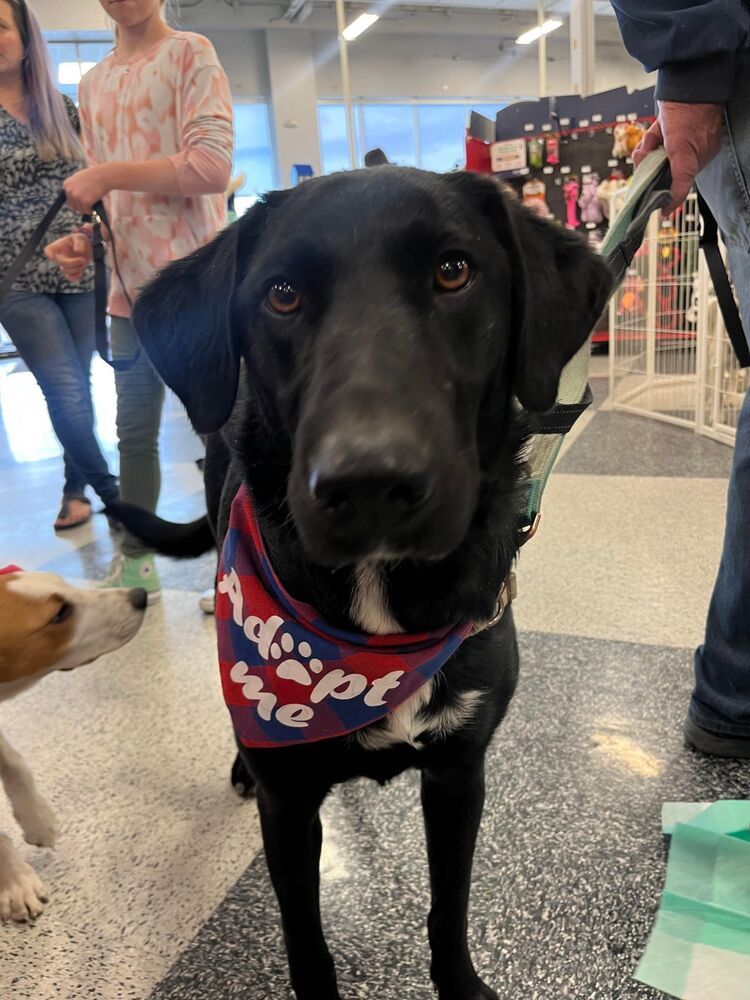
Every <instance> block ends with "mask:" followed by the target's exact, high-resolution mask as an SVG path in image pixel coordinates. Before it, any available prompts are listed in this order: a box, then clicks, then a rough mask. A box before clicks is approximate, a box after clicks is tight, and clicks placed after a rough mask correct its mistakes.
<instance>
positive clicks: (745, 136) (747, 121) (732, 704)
mask: <svg viewBox="0 0 750 1000" xmlns="http://www.w3.org/2000/svg"><path fill="white" fill-rule="evenodd" d="M743 77H744V78H743ZM748 87H750V73H744V74H742V75H741V76H740V78H739V80H738V83H737V88H736V95H737V96H736V98H735V99H733V100H732V101H730V102H729V104H728V105H727V108H726V115H725V122H724V136H723V143H722V151H721V153H720V154H719V156H718V157H717V158H716V159H715V160H714V161H713V162H712V163H711V164H709V166H708V167H707V168H706V169H705V170H704V171H703V172H702V173H701V175H700V176H699V178H698V186H699V187H700V189H701V193H702V194H703V196H704V197H705V199H706V201H707V202H708V203H709V205H710V206H711V209H712V211H713V212H714V214H715V215H716V219H717V221H718V223H719V226H720V227H721V230H722V233H723V234H724V239H725V241H726V243H727V247H728V249H729V265H730V268H731V271H732V278H733V280H734V284H735V288H736V289H737V295H738V297H739V302H740V313H741V314H742V322H743V326H744V327H745V336H746V337H748V340H749V341H750V193H749V192H750V188H749V187H748V182H749V181H750V105H748V101H747V96H746V95H747V93H748V90H747V88H748ZM690 715H691V716H692V718H693V719H695V721H696V722H697V723H698V725H700V726H703V727H704V728H705V729H710V730H712V731H713V732H716V733H720V734H723V735H727V736H740V737H747V738H748V739H750V393H748V394H747V395H746V397H745V401H744V404H743V406H742V410H741V411H740V416H739V422H738V425H737V438H736V441H735V447H734V459H733V464H732V472H731V475H730V479H729V492H728V497H727V520H726V528H725V533H724V548H723V551H722V556H721V563H720V565H719V573H718V576H717V578H716V584H715V585H714V592H713V595H712V597H711V604H710V606H709V609H708V620H707V622H706V637H705V641H704V643H703V645H702V646H700V647H699V648H698V649H697V650H696V653H695V690H694V692H693V697H692V699H691V703H690Z"/></svg>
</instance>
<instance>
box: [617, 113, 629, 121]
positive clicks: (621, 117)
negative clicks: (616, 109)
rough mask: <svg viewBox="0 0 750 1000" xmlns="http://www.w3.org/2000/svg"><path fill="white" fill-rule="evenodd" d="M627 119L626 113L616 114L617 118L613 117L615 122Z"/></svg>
mask: <svg viewBox="0 0 750 1000" xmlns="http://www.w3.org/2000/svg"><path fill="white" fill-rule="evenodd" d="M627 120H628V116H627V115H618V116H617V118H615V121H616V122H626V121H627Z"/></svg>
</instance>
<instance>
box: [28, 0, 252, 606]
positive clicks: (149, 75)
mask: <svg viewBox="0 0 750 1000" xmlns="http://www.w3.org/2000/svg"><path fill="white" fill-rule="evenodd" d="M99 2H100V4H101V6H102V7H103V8H104V10H105V11H106V13H108V14H109V15H110V16H111V17H112V18H113V19H114V21H115V22H116V24H117V35H116V47H115V49H114V51H113V52H112V53H111V54H109V55H108V56H106V57H105V58H104V59H103V60H102V61H101V62H100V63H98V64H97V65H96V66H95V67H94V68H93V69H92V70H90V71H89V72H88V73H87V74H86V76H84V78H83V79H82V80H81V86H80V91H79V99H80V107H79V111H80V116H81V138H82V140H83V145H84V148H85V150H86V156H87V160H88V163H89V166H88V167H87V168H86V169H85V170H81V171H79V172H78V173H76V174H73V176H72V177H70V178H68V180H67V181H66V182H65V185H64V186H65V190H66V192H67V195H68V204H69V205H70V206H71V208H73V209H74V210H75V211H77V212H81V213H86V212H88V211H89V210H90V209H91V207H92V205H94V204H95V203H96V202H97V201H99V200H102V199H104V202H105V205H106V207H107V212H108V215H109V220H110V223H111V226H112V232H113V235H114V238H115V246H116V252H117V262H118V265H119V271H120V276H121V278H122V282H123V284H124V287H123V284H121V283H120V277H118V275H117V274H113V276H112V285H111V290H110V297H109V312H110V316H111V330H110V335H111V341H112V353H113V355H114V356H115V357H117V358H129V357H132V356H133V355H134V354H135V353H136V350H137V347H136V339H135V335H134V332H133V329H132V326H131V323H130V304H129V302H128V298H129V299H130V302H133V301H134V300H135V298H136V296H137V294H138V291H139V289H140V288H142V287H143V285H144V284H145V283H146V282H148V281H149V279H150V278H151V277H152V276H153V275H154V274H155V273H156V271H157V270H158V269H159V268H161V267H163V266H164V265H165V264H167V263H169V262H170V261H172V260H175V259H177V258H179V257H184V256H185V255H186V254H189V253H191V252H192V251H193V250H196V249H197V248H198V247H200V246H201V245H202V244H204V243H206V242H207V241H208V240H210V239H211V237H212V236H213V235H214V234H215V233H216V232H218V230H219V229H221V228H222V227H223V226H224V225H225V224H226V199H225V195H224V192H225V191H226V189H227V186H228V183H229V179H230V175H231V167H232V142H233V129H232V101H231V94H230V89H229V82H228V80H227V78H226V74H225V73H224V71H223V69H222V68H221V65H220V64H219V61H218V58H217V56H216V52H215V51H214V48H213V46H212V45H211V43H210V42H209V41H208V39H206V38H204V37H202V36H201V35H196V34H193V33H192V32H184V31H174V30H173V29H172V28H170V27H169V26H168V25H167V24H166V23H165V21H164V20H163V18H162V14H163V7H164V0H99ZM47 254H48V256H49V257H50V258H52V259H54V260H56V261H57V263H58V264H59V265H60V267H61V268H62V270H63V272H64V274H65V275H66V277H68V278H70V279H72V280H75V279H76V278H77V277H79V276H80V275H81V274H83V272H84V270H85V267H86V265H87V264H88V263H89V261H90V259H91V244H90V241H89V240H88V239H87V237H86V236H85V235H83V234H81V233H76V234H71V235H70V236H68V237H65V238H64V239H62V240H58V241H56V242H55V243H53V244H51V245H50V246H48V247H47ZM126 293H127V294H126ZM115 379H116V384H117V431H118V437H119V447H120V492H121V494H122V499H123V500H126V501H128V502H130V503H136V504H139V505H140V506H142V507H145V508H146V509H148V510H154V509H155V508H156V503H157V500H158V496H159V487H160V470H159V451H158V438H159V424H160V419H161V409H162V402H163V398H164V386H163V384H162V382H161V380H160V379H159V377H158V375H157V374H156V372H155V371H154V369H153V368H152V367H151V364H150V362H149V361H148V359H147V357H146V356H145V354H144V353H143V352H141V353H140V354H139V355H138V358H137V360H136V362H135V364H134V365H133V367H132V368H130V369H129V370H127V371H118V372H116V374H115ZM108 582H111V583H112V585H113V586H126V587H128V586H141V587H145V588H146V590H147V591H148V592H149V595H150V599H151V600H155V599H158V597H159V593H160V585H159V580H158V577H157V574H156V570H155V567H154V561H153V556H152V554H151V553H148V552H146V551H144V549H143V548H142V546H141V545H140V544H139V543H138V541H137V540H136V539H134V538H131V537H130V536H127V535H126V536H125V538H124V540H123V543H122V551H121V553H120V555H119V556H118V557H116V559H115V561H114V564H113V571H112V573H111V574H110V577H109V578H108Z"/></svg>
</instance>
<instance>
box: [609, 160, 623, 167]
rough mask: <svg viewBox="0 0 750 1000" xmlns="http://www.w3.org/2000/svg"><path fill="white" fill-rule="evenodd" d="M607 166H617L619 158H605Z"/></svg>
mask: <svg viewBox="0 0 750 1000" xmlns="http://www.w3.org/2000/svg"><path fill="white" fill-rule="evenodd" d="M607 166H608V167H619V166H620V161H619V160H607Z"/></svg>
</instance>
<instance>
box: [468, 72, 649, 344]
mask: <svg viewBox="0 0 750 1000" xmlns="http://www.w3.org/2000/svg"><path fill="white" fill-rule="evenodd" d="M653 121H654V90H653V87H651V88H648V89H646V90H640V91H635V92H633V93H628V91H627V90H626V88H624V87H621V88H618V89H617V90H611V91H606V92H604V93H601V94H593V95H592V96H590V97H585V98H582V97H579V96H577V95H572V96H567V97H552V98H544V99H542V100H539V101H525V102H520V103H518V104H511V105H508V106H507V107H506V108H503V109H502V110H501V111H499V112H498V114H497V117H496V120H495V122H494V123H492V122H491V121H490V120H489V119H486V118H484V117H483V116H482V115H478V114H476V113H473V114H472V116H471V123H470V127H469V134H468V136H467V143H466V156H467V158H466V165H467V169H468V170H475V171H483V172H487V173H493V174H494V175H495V176H497V177H499V178H501V179H502V180H503V181H504V182H505V183H506V184H508V185H509V186H510V187H511V188H512V189H513V190H515V192H516V194H517V195H518V197H519V199H520V200H521V201H522V202H523V203H524V204H526V205H528V206H529V207H530V208H532V209H533V210H534V211H536V212H539V214H540V215H545V216H546V217H547V218H551V219H555V220H557V221H558V222H559V223H560V224H561V225H563V226H565V227H566V228H568V229H571V230H575V231H577V232H580V233H582V235H584V236H585V237H586V238H587V239H588V240H589V241H590V242H591V243H592V244H594V245H595V246H596V245H598V244H599V243H601V241H602V239H603V238H604V236H605V235H606V232H607V229H608V225H609V213H610V199H611V198H612V196H613V195H614V194H616V193H617V191H619V190H620V189H621V188H624V187H625V185H626V184H627V183H628V181H629V179H630V177H631V176H632V173H633V162H632V154H633V152H634V150H635V148H636V147H637V145H638V143H639V142H640V141H641V139H642V137H643V135H644V133H645V131H646V129H647V128H648V127H649V125H650V124H651V122H653ZM493 124H494V128H493ZM493 138H494V141H493ZM629 291H632V295H631V296H628V301H629V302H630V303H631V304H632V307H633V308H635V307H637V306H638V305H639V304H640V301H641V299H642V294H641V291H640V290H639V289H638V288H636V287H633V288H632V289H629ZM606 336H607V334H606V333H605V332H603V333H602V336H601V337H600V336H598V335H596V336H595V338H594V339H595V340H597V339H606Z"/></svg>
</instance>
